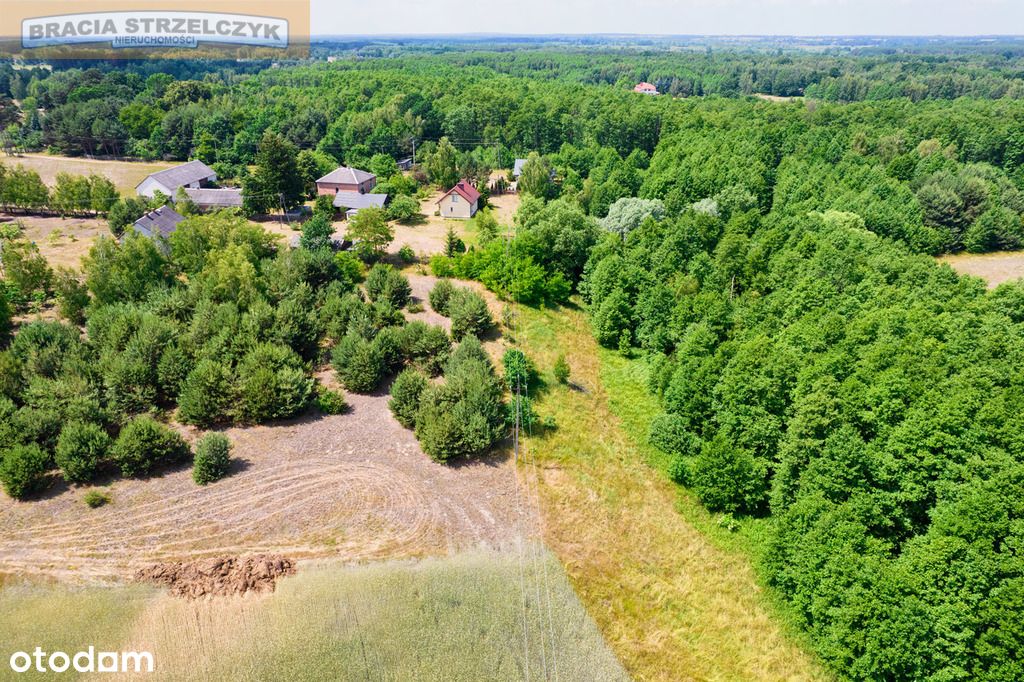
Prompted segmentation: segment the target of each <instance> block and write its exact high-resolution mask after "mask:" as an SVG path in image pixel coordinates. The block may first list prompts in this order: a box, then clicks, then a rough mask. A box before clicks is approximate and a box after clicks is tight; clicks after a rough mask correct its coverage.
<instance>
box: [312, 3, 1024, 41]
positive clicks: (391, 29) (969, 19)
mask: <svg viewBox="0 0 1024 682" xmlns="http://www.w3.org/2000/svg"><path fill="white" fill-rule="evenodd" d="M311 2H312V25H313V33H314V34H316V35H367V34H396V33H398V34H416V33H419V34H423V33H429V34H437V33H445V34H451V33H505V34H509V33H512V34H551V33H573V34H586V33H637V34H658V35H669V34H671V35H694V34H696V35H800V36H811V35H956V36H964V35H992V34H1000V35H1007V34H1012V35H1021V34H1024V0H504V1H502V0H498V1H494V0H490V1H488V0H483V1H481V0H363V1H362V2H354V1H352V0H346V1H343V2H339V1H338V0H311Z"/></svg>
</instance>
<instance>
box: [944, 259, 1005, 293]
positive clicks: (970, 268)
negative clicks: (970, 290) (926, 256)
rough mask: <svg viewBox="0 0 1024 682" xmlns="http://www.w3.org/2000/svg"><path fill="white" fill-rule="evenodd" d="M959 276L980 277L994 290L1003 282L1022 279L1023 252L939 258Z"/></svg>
mask: <svg viewBox="0 0 1024 682" xmlns="http://www.w3.org/2000/svg"><path fill="white" fill-rule="evenodd" d="M939 262H940V263H946V264H948V265H949V266H950V267H951V268H953V269H954V270H956V271H957V272H959V273H960V274H961V275H973V276H975V277H981V278H982V279H983V280H985V281H986V282H988V288H989V289H995V288H996V287H997V286H999V285H1000V284H1002V283H1003V282H1009V281H1011V280H1015V279H1020V278H1021V277H1024V252H1019V251H999V252H996V253H977V254H976V253H958V254H955V255H947V256H942V257H941V258H939Z"/></svg>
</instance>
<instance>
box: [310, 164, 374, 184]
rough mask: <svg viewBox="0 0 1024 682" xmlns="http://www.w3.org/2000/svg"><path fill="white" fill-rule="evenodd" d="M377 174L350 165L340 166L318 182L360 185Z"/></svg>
mask: <svg viewBox="0 0 1024 682" xmlns="http://www.w3.org/2000/svg"><path fill="white" fill-rule="evenodd" d="M376 177H377V176H376V175H374V174H373V173H368V172H366V171H364V170H359V169H358V168H349V167H348V166H339V167H337V168H335V169H334V170H332V171H331V172H330V173H328V174H327V175H325V176H323V177H322V178H320V179H319V180H317V182H318V183H319V182H330V183H336V184H339V185H359V184H362V183H364V182H366V181H367V180H373V179H375V178H376Z"/></svg>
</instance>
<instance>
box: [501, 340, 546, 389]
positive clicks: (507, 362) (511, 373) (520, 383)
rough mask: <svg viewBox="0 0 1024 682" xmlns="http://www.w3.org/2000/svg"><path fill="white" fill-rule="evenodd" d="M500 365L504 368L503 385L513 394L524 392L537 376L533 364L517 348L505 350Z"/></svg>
mask: <svg viewBox="0 0 1024 682" xmlns="http://www.w3.org/2000/svg"><path fill="white" fill-rule="evenodd" d="M501 364H502V366H503V367H504V368H505V385H506V386H508V388H509V390H510V391H513V392H515V391H526V390H527V389H528V388H529V386H530V384H531V383H532V382H533V379H534V377H535V376H536V375H537V370H536V369H535V368H534V366H533V362H531V361H530V359H529V358H528V357H526V354H525V353H523V351H521V350H519V349H518V348H509V349H508V350H506V351H505V355H504V356H502V358H501Z"/></svg>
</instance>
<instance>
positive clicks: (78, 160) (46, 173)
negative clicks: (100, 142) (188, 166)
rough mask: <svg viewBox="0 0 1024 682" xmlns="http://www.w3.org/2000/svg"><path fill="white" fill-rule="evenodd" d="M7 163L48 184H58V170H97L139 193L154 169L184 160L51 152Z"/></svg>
mask: <svg viewBox="0 0 1024 682" xmlns="http://www.w3.org/2000/svg"><path fill="white" fill-rule="evenodd" d="M0 162H2V163H3V164H4V165H5V166H9V167H12V168H13V167H15V166H19V165H20V166H24V167H25V168H27V169H29V170H34V171H35V172H37V173H39V177H40V178H41V179H42V181H43V183H44V184H45V185H46V186H47V187H53V186H54V185H56V184H57V173H71V174H72V175H89V174H91V173H96V174H98V175H102V176H103V177H105V178H107V179H108V180H110V181H111V182H112V183H114V185H115V186H116V187H117V191H118V192H120V193H121V194H122V195H132V196H134V195H135V186H136V185H138V184H139V183H140V182H142V180H143V178H145V177H146V176H147V175H149V174H150V173H156V172H157V171H162V170H166V169H167V168H172V167H174V166H178V165H180V164H181V163H183V162H174V161H171V162H164V161H115V160H113V159H90V158H86V157H82V156H54V155H51V154H19V155H16V156H8V157H4V158H3V159H2V161H0Z"/></svg>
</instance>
